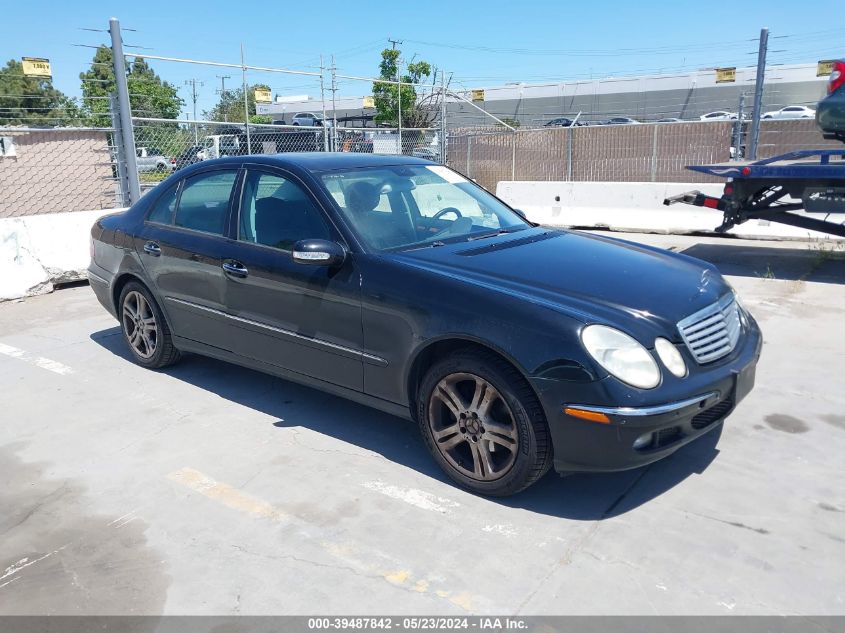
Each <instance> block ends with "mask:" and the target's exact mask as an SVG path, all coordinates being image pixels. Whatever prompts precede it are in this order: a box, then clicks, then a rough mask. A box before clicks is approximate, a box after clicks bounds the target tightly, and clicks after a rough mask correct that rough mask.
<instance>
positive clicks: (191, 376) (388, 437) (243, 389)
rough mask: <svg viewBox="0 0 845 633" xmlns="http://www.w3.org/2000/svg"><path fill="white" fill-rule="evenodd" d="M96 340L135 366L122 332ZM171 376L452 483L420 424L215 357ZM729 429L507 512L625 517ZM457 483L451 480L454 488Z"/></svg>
mask: <svg viewBox="0 0 845 633" xmlns="http://www.w3.org/2000/svg"><path fill="white" fill-rule="evenodd" d="M91 339H92V340H93V341H95V342H96V343H98V344H99V345H101V346H102V347H104V348H105V349H107V350H108V351H110V352H112V353H113V354H115V355H117V356H119V357H121V358H123V359H125V360H126V362H132V357H131V355H130V352H129V350H128V348H127V347H126V344H125V342H124V339H123V336H122V335H121V332H120V328H119V327H113V328H109V329H107V330H102V331H100V332H96V333H94V334H92V335H91ZM164 373H166V374H167V375H169V376H172V377H173V378H177V379H179V380H182V381H185V382H187V383H189V384H191V385H194V386H195V387H198V388H200V389H204V390H206V391H209V392H211V393H214V394H216V395H218V396H220V397H222V398H226V399H228V400H230V401H232V402H236V403H238V404H240V405H242V406H246V407H249V408H252V409H254V410H256V411H260V412H262V413H264V414H267V415H269V416H272V417H273V418H275V419H276V422H274V423H273V425H274V426H276V427H278V428H285V427H302V428H308V429H311V430H312V431H315V432H317V433H321V434H323V435H327V436H331V437H334V438H336V439H338V440H341V441H343V442H347V443H349V444H352V445H355V446H359V447H361V448H364V449H366V450H370V451H373V452H376V453H379V454H381V455H383V456H384V457H385V458H386V459H389V460H391V461H393V462H396V463H398V464H402V465H403V466H406V467H409V468H413V469H415V470H416V471H418V472H420V473H422V474H423V475H425V476H427V477H431V478H432V479H436V480H438V481H442V482H450V480H449V479H448V478H447V477H446V476H445V475H444V474H443V472H442V471H441V470H440V469H439V468H438V467H437V465H436V464H435V463H434V460H433V459H432V458H431V456H430V455H429V454H428V452H427V450H426V448H425V446H424V445H423V442H422V440H421V439H420V436H419V432H418V430H417V427H416V425H415V424H414V423H412V422H408V421H407V420H403V419H401V418H397V417H395V416H392V415H388V414H386V413H382V412H380V411H376V410H374V409H370V408H369V407H365V406H363V405H359V404H356V403H354V402H350V401H348V400H344V399H342V398H338V397H335V396H331V395H328V394H325V393H323V392H321V391H318V390H316V389H312V388H310V387H304V386H302V385H298V384H296V383H293V382H290V381H286V380H283V379H281V378H276V377H274V376H270V375H268V374H264V373H261V372H257V371H253V370H251V369H246V368H243V367H238V366H236V365H232V364H229V363H225V362H223V361H218V360H215V359H211V358H204V357H201V356H195V355H189V356H186V357H185V358H183V359H182V361H181V362H180V363H178V364H177V365H174V366H173V367H169V368H167V369H166V370H164ZM720 434H721V426H719V427H717V428H716V429H714V430H713V432H711V433H708V434H707V435H705V436H704V437H702V438H700V439H698V440H696V441H695V442H692V443H691V444H688V445H687V446H685V447H683V448H681V449H680V450H679V451H678V452H677V453H675V454H674V455H672V456H671V457H669V458H667V459H664V460H662V461H660V462H657V463H655V464H652V465H651V466H648V467H645V468H638V469H636V470H631V471H625V472H621V473H604V474H577V475H571V476H568V477H565V478H561V477H559V476H558V475H557V474H556V473H554V472H549V473H548V474H547V475H546V476H545V477H543V478H542V479H541V480H540V481H539V482H537V483H536V484H535V485H534V486H532V487H531V488H529V489H528V490H526V491H524V492H522V493H520V494H519V495H516V496H514V497H509V498H505V499H491V501H492V502H495V503H500V504H502V505H504V506H507V507H513V508H523V509H526V510H530V511H533V512H539V513H542V514H547V515H551V516H557V517H561V518H567V519H573V520H579V521H595V520H600V519H604V518H608V517H613V516H618V515H620V514H624V513H626V512H628V511H630V510H632V509H634V508H636V507H638V506H640V505H642V504H644V503H647V502H648V501H650V500H651V499H654V498H655V497H658V496H659V495H661V494H663V493H664V492H666V491H667V490H669V489H670V488H672V487H674V486H676V485H678V484H679V483H681V482H682V481H684V480H685V479H686V478H687V477H689V476H691V475H694V474H700V473H701V472H703V471H704V469H705V468H707V466H708V465H709V464H710V463H711V462H712V461H713V459H715V457H716V455H717V454H718V450H717V449H716V444H717V442H718V440H719V436H720ZM450 485H451V483H450Z"/></svg>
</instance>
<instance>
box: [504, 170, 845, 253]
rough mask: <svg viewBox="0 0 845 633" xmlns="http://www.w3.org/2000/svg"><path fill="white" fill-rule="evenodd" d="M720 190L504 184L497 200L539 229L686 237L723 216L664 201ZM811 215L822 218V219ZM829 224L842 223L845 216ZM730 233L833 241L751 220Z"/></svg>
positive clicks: (688, 186)
mask: <svg viewBox="0 0 845 633" xmlns="http://www.w3.org/2000/svg"><path fill="white" fill-rule="evenodd" d="M722 188H723V185H721V184H700V183H698V184H695V183H674V182H671V183H669V182H534V181H502V182H500V183H499V184H498V185H497V187H496V195H497V196H499V197H500V198H501V199H502V200H504V201H505V202H507V203H508V204H510V205H511V206H513V207H515V208H517V209H522V210H523V211H524V212H525V213H526V215H527V216H528V218H529V219H530V220H532V221H533V222H539V223H541V224H547V225H551V226H567V227H569V226H579V227H591V228H608V229H611V230H616V231H643V232H648V233H674V234H684V233H694V232H712V231H713V229H715V228H716V227H717V226H718V225H719V224H721V222H722V214H721V212H720V211H716V210H713V209H706V208H704V207H692V206H689V205H685V204H674V205H672V206H669V207H667V206H665V205H664V204H663V200H664V199H665V198H668V197H670V196H675V195H678V194H680V193H684V192H686V191H692V190H693V189H697V190H698V191H701V192H702V193H705V194H707V195H711V196H717V197H718V196H721V195H722ZM807 215H810V217H815V218H817V219H822V218H823V216H822V215H821V214H807ZM827 219H828V221H831V222H838V223H842V222H845V214H832V215H830V216H829V217H828V218H827ZM730 234H731V235H736V236H738V237H748V238H758V239H808V238H823V237H831V236H828V235H827V234H825V233H818V232H816V231H809V230H807V229H801V228H798V227H794V226H787V225H785V224H777V223H775V222H769V221H768V220H749V221H748V222H745V223H744V224H741V225H739V226H736V227H734V228H732V229H731V230H730ZM834 239H841V238H834Z"/></svg>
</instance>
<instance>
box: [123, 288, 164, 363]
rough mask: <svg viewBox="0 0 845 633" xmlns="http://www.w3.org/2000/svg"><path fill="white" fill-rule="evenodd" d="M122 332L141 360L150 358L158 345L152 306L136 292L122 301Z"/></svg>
mask: <svg viewBox="0 0 845 633" xmlns="http://www.w3.org/2000/svg"><path fill="white" fill-rule="evenodd" d="M123 332H124V333H125V334H126V339H127V340H128V341H129V344H130V345H131V346H132V349H133V350H135V353H136V354H138V356H140V357H141V358H143V359H149V358H152V356H153V354H155V351H156V344H157V343H158V328H157V326H156V320H155V314H154V313H153V309H152V306H150V303H149V302H148V301H147V300H146V298H144V295H142V294H141V293H140V292H138V291H137V290H133V291H132V292H129V293H127V295H126V297H125V298H124V299H123Z"/></svg>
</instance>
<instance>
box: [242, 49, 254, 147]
mask: <svg viewBox="0 0 845 633" xmlns="http://www.w3.org/2000/svg"><path fill="white" fill-rule="evenodd" d="M241 73H242V75H243V77H242V79H243V86H244V127H245V128H246V153H247V154H252V139H251V138H250V136H249V98H248V96H247V92H246V90H247V89H246V62H244V45H243V44H241Z"/></svg>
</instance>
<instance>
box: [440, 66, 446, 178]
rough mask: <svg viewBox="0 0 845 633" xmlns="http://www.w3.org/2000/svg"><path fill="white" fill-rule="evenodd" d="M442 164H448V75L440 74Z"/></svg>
mask: <svg viewBox="0 0 845 633" xmlns="http://www.w3.org/2000/svg"><path fill="white" fill-rule="evenodd" d="M440 163H441V164H442V165H445V164H446V73H445V72H441V73H440Z"/></svg>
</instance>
